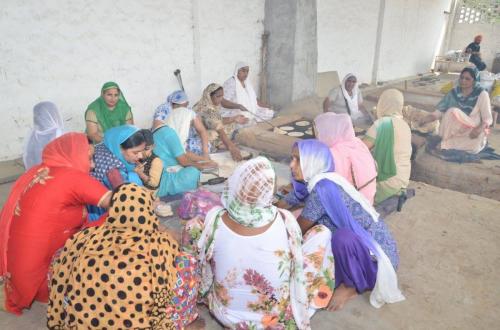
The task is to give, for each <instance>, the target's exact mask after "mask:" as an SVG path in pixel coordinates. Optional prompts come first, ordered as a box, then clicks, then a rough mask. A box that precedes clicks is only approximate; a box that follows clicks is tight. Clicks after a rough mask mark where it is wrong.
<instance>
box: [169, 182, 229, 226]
mask: <svg viewBox="0 0 500 330" xmlns="http://www.w3.org/2000/svg"><path fill="white" fill-rule="evenodd" d="M214 206H222V203H221V201H220V196H219V195H217V194H216V193H214V192H211V191H208V190H206V189H203V188H199V189H197V190H195V191H193V192H187V193H185V194H184V196H183V197H182V201H181V204H180V205H179V208H178V209H177V214H178V215H179V217H181V218H182V219H192V218H194V217H196V216H199V217H201V218H203V219H204V218H205V216H206V215H207V213H208V211H210V209H212V208H213V207H214Z"/></svg>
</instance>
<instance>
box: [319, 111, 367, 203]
mask: <svg viewBox="0 0 500 330" xmlns="http://www.w3.org/2000/svg"><path fill="white" fill-rule="evenodd" d="M314 130H315V135H316V138H317V139H318V140H319V141H321V142H323V143H324V144H326V145H327V146H328V147H329V148H330V151H331V152H332V156H333V159H335V172H336V173H338V174H340V175H341V176H343V177H344V178H345V179H346V180H347V181H348V182H349V183H350V184H351V185H353V186H354V188H356V190H358V191H359V192H360V193H361V194H362V195H363V196H365V197H366V199H367V200H368V201H369V202H370V204H371V205H373V202H374V200H375V192H376V190H377V167H376V163H375V160H374V159H373V156H372V154H371V153H370V150H369V149H368V148H367V147H366V145H365V144H364V143H363V141H361V140H360V139H359V138H357V137H356V136H355V134H354V129H353V127H352V121H351V117H349V115H348V114H345V113H344V114H335V113H324V114H321V115H319V116H317V117H316V119H314Z"/></svg>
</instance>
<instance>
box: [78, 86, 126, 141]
mask: <svg viewBox="0 0 500 330" xmlns="http://www.w3.org/2000/svg"><path fill="white" fill-rule="evenodd" d="M85 122H86V125H87V130H86V132H87V135H88V136H89V138H90V139H91V140H92V141H93V142H94V143H100V142H102V139H103V137H104V133H106V131H107V130H108V129H110V128H112V127H116V126H121V125H125V124H130V125H133V124H134V118H133V117H132V110H131V109H130V106H129V105H128V103H127V101H126V100H125V96H123V92H122V91H121V89H120V87H119V86H118V84H117V83H114V82H112V81H110V82H107V83H105V84H104V85H103V86H102V88H101V96H99V97H98V98H97V99H96V100H95V101H94V102H92V103H91V104H89V106H88V107H87V111H86V112H85Z"/></svg>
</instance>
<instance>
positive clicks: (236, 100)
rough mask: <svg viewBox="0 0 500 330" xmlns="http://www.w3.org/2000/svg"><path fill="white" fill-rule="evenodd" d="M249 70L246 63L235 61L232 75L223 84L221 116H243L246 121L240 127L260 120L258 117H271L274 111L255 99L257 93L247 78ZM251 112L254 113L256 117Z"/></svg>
mask: <svg viewBox="0 0 500 330" xmlns="http://www.w3.org/2000/svg"><path fill="white" fill-rule="evenodd" d="M249 71H250V67H249V65H248V64H246V63H244V62H238V63H236V66H235V68H234V73H233V75H232V76H231V77H230V78H229V79H227V80H226V81H225V82H224V85H223V87H224V98H223V99H222V106H223V107H224V110H223V116H236V115H242V116H245V117H246V118H247V119H248V122H247V123H244V125H240V127H242V126H248V125H249V124H250V123H254V122H255V121H257V122H259V121H262V120H261V119H260V118H263V119H266V120H268V119H271V118H272V117H273V115H274V111H273V110H271V109H269V106H268V105H267V104H264V103H262V102H261V101H260V100H258V99H257V94H255V90H254V89H253V86H252V83H251V82H250V80H249V79H248V72H249ZM252 114H256V115H257V116H258V117H256V116H253V115H252ZM259 117H260V118H259Z"/></svg>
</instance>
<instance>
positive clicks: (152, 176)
mask: <svg viewBox="0 0 500 330" xmlns="http://www.w3.org/2000/svg"><path fill="white" fill-rule="evenodd" d="M141 132H142V135H143V136H144V142H145V143H146V147H145V148H144V151H143V152H142V156H143V158H142V159H141V163H140V164H139V165H137V166H136V167H135V169H134V171H135V172H136V173H137V174H138V175H139V177H140V178H141V181H142V182H143V183H144V186H145V187H146V188H148V189H150V190H151V191H152V192H153V194H155V195H156V193H157V191H158V187H159V186H160V181H161V175H162V173H163V168H164V166H163V162H162V160H161V159H160V157H158V156H157V155H156V154H155V153H154V151H153V150H154V148H155V141H154V138H153V133H152V132H151V131H150V130H148V129H142V130H141Z"/></svg>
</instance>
